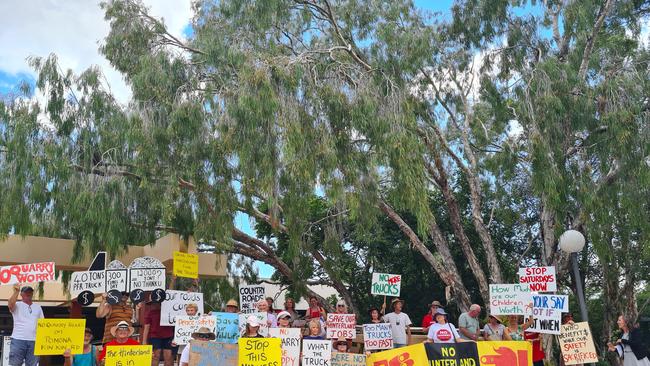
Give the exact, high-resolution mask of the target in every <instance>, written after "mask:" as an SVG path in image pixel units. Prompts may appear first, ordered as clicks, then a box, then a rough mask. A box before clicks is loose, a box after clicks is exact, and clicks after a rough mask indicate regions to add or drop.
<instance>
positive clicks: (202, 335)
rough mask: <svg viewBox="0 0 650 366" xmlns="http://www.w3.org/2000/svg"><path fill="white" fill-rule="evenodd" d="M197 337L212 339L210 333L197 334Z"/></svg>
mask: <svg viewBox="0 0 650 366" xmlns="http://www.w3.org/2000/svg"><path fill="white" fill-rule="evenodd" d="M196 338H201V339H210V338H211V336H210V334H197V335H196Z"/></svg>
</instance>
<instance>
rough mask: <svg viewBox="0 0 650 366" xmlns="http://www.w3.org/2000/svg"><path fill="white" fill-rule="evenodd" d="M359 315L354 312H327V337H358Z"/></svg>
mask: <svg viewBox="0 0 650 366" xmlns="http://www.w3.org/2000/svg"><path fill="white" fill-rule="evenodd" d="M356 326H357V317H356V315H354V314H336V313H334V314H327V338H333V339H338V338H345V339H353V338H355V337H356Z"/></svg>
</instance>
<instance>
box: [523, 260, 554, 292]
mask: <svg viewBox="0 0 650 366" xmlns="http://www.w3.org/2000/svg"><path fill="white" fill-rule="evenodd" d="M518 274H519V283H521V284H525V285H528V287H529V288H530V290H531V291H540V292H555V291H557V277H556V275H555V267H553V266H550V267H526V268H519V273H518Z"/></svg>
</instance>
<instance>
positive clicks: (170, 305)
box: [160, 290, 203, 325]
mask: <svg viewBox="0 0 650 366" xmlns="http://www.w3.org/2000/svg"><path fill="white" fill-rule="evenodd" d="M189 304H196V305H197V306H198V307H199V310H198V312H197V315H201V314H203V294H202V293H200V292H187V291H176V290H167V291H165V300H164V301H163V302H162V303H161V304H160V325H174V323H175V320H174V319H176V317H177V316H180V315H187V313H186V312H185V308H186V307H187V305H189Z"/></svg>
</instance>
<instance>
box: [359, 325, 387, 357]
mask: <svg viewBox="0 0 650 366" xmlns="http://www.w3.org/2000/svg"><path fill="white" fill-rule="evenodd" d="M363 345H364V347H363V348H364V349H365V350H368V351H370V350H375V349H390V348H393V332H392V331H391V329H390V323H377V324H364V325H363Z"/></svg>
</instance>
